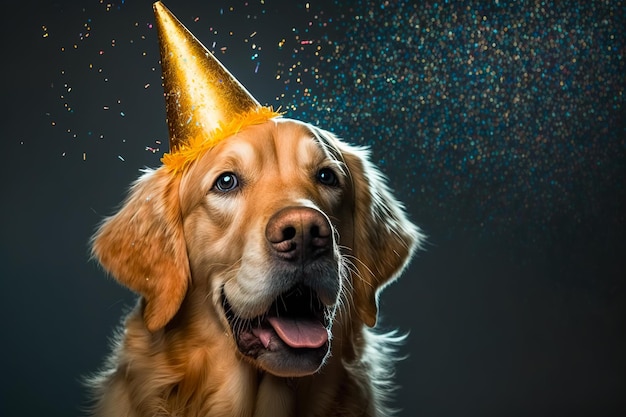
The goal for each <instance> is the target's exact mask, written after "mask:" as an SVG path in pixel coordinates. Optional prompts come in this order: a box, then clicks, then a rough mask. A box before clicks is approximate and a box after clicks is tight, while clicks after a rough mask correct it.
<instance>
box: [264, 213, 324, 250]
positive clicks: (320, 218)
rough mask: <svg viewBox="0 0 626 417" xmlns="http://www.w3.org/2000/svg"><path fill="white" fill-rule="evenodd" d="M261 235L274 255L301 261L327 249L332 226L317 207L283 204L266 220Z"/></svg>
mask: <svg viewBox="0 0 626 417" xmlns="http://www.w3.org/2000/svg"><path fill="white" fill-rule="evenodd" d="M265 237H266V239H267V241H268V242H269V243H270V246H271V247H272V249H273V250H274V252H275V254H276V255H277V256H278V257H280V258H281V259H284V260H287V261H301V260H305V259H313V258H316V257H318V256H320V255H323V254H325V253H327V252H328V250H329V249H330V248H331V245H332V228H331V226H330V223H329V221H328V219H327V218H326V216H325V215H324V214H323V213H321V212H320V211H318V210H315V209H313V208H310V207H287V208H284V209H282V210H280V211H278V212H277V213H275V214H274V215H273V216H272V217H271V218H270V220H269V221H268V222H267V227H266V228H265Z"/></svg>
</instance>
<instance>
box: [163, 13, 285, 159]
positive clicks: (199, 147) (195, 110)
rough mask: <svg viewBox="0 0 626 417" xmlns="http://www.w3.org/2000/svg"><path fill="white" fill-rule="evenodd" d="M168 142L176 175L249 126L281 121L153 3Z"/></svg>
mask: <svg viewBox="0 0 626 417" xmlns="http://www.w3.org/2000/svg"><path fill="white" fill-rule="evenodd" d="M154 14H155V16H156V26H157V31H158V36H159V45H160V49H161V69H162V71H163V88H164V90H165V107H166V114H167V125H168V129H169V138H170V153H168V154H165V155H164V156H163V163H164V164H165V165H167V166H169V167H170V168H172V169H173V170H175V171H177V170H180V169H182V168H184V167H185V166H187V165H188V164H189V163H190V162H192V161H193V160H195V159H196V158H198V157H199V155H200V154H202V153H203V152H204V151H205V150H207V149H210V148H211V147H212V146H214V145H215V144H216V143H218V142H219V141H221V140H222V139H225V138H226V137H228V136H231V135H233V134H235V133H237V131H239V130H240V129H242V128H244V127H245V126H248V125H252V124H257V123H263V122H265V121H267V120H269V119H271V118H272V117H276V116H279V113H276V112H274V111H273V110H272V109H271V108H268V107H263V106H261V105H260V104H259V102H258V101H257V100H256V99H255V98H254V97H253V96H252V95H251V94H250V93H249V92H248V90H246V89H245V88H244V87H243V85H241V83H240V82H239V81H237V79H236V78H235V77H234V76H233V75H232V74H231V73H230V72H228V70H227V69H226V68H225V67H224V66H223V65H222V64H221V63H220V62H219V61H218V60H217V58H215V57H214V56H213V54H212V53H211V52H209V50H208V49H207V48H206V47H205V46H204V45H202V43H201V42H200V41H199V40H198V39H196V37H195V36H193V34H192V33H191V32H190V31H189V30H188V29H187V28H186V27H185V26H184V25H183V24H182V23H181V22H180V21H179V20H178V19H177V18H176V17H175V16H174V15H173V14H172V13H171V12H170V11H169V10H168V9H167V8H166V7H165V6H164V5H163V4H162V3H161V2H156V3H154Z"/></svg>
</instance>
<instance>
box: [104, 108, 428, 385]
mask: <svg viewBox="0 0 626 417" xmlns="http://www.w3.org/2000/svg"><path fill="white" fill-rule="evenodd" d="M418 238H419V234H418V231H417V229H416V228H415V226H413V225H412V224H411V223H409V222H408V221H407V220H406V217H405V215H404V213H403V211H402V208H401V206H400V205H399V203H397V201H395V200H394V199H393V198H392V197H391V195H390V194H389V192H388V190H387V188H386V186H385V185H384V183H383V182H382V177H381V176H380V174H379V173H378V171H377V170H376V168H375V167H373V166H372V165H370V164H369V162H367V159H366V154H365V152H363V151H362V150H359V149H356V148H352V147H349V146H348V145H345V144H343V143H342V142H340V141H339V140H338V139H336V138H335V137H334V136H333V135H332V134H330V133H328V132H323V131H320V130H319V129H316V128H314V127H312V126H310V125H307V124H304V123H299V122H295V121H291V120H284V119H278V120H272V121H269V122H266V123H264V124H260V125H255V126H251V127H247V128H245V129H244V130H242V131H241V132H240V133H238V134H236V135H234V136H232V137H231V138H229V139H227V140H225V141H223V142H221V143H219V144H218V145H216V146H215V147H214V148H212V149H211V150H209V151H207V152H206V153H205V154H204V155H203V156H202V157H201V158H200V159H198V160H197V161H195V162H194V163H193V164H192V165H191V166H190V167H189V168H188V169H187V170H186V171H185V172H184V173H182V174H176V175H173V174H172V173H170V172H167V171H166V170H165V169H160V170H156V171H154V172H151V173H149V174H147V175H146V176H144V177H143V178H141V179H140V180H139V181H138V183H137V184H136V185H135V187H134V189H133V190H132V192H131V195H130V198H129V200H128V201H127V202H126V204H125V206H124V207H123V208H122V210H121V211H120V212H119V213H118V214H117V215H115V216H113V217H111V218H110V219H108V220H107V221H106V222H105V223H104V224H103V226H102V227H101V229H100V230H99V232H98V233H97V234H96V236H95V238H94V254H95V255H96V256H97V257H98V259H99V260H100V262H101V263H102V264H103V265H104V266H105V267H106V268H107V269H108V270H109V271H110V272H111V273H112V274H113V275H114V276H115V277H116V278H117V279H118V280H119V281H121V282H122V283H124V284H125V285H127V286H128V287H130V288H131V289H133V290H135V291H137V292H139V293H140V294H141V295H142V296H143V297H144V301H145V303H144V320H145V322H146V326H147V328H148V329H149V330H151V331H158V330H160V329H162V328H163V327H164V326H165V325H166V324H167V323H169V322H170V321H171V320H172V318H173V317H174V316H175V315H176V314H177V312H178V311H179V309H181V305H191V306H193V307H192V308H193V309H194V310H196V311H198V312H202V313H197V314H193V315H191V316H188V317H195V318H194V319H193V320H195V321H202V320H211V321H217V322H218V323H219V324H220V326H221V328H222V329H223V332H227V333H228V334H229V336H230V337H232V342H233V347H234V348H235V349H236V350H237V351H238V352H239V353H240V354H241V355H242V356H243V357H244V358H245V359H246V360H249V361H251V362H252V363H254V364H255V365H256V366H258V367H259V368H261V369H263V370H266V371H268V372H271V373H273V374H275V375H279V376H301V375H307V374H311V373H314V372H316V371H317V370H318V369H319V368H320V367H321V366H322V365H323V363H324V361H325V359H326V358H327V357H328V355H329V353H330V349H331V345H332V336H333V334H332V333H333V330H334V329H335V328H337V327H341V325H343V326H353V325H354V322H357V321H358V322H361V323H365V324H366V325H369V326H372V325H374V324H375V321H376V314H377V300H376V297H377V291H378V290H379V289H380V288H381V287H382V286H383V285H384V284H385V283H387V282H388V281H390V280H391V279H392V278H393V277H395V276H396V275H397V274H398V273H399V271H400V270H401V269H402V268H403V266H404V265H405V263H406V260H407V259H408V257H409V255H410V253H411V251H412V249H413V247H414V245H415V243H416V241H417V239H418ZM340 306H341V309H340V310H341V312H340V314H338V313H337V311H338V309H339V307H340ZM338 320H340V321H344V323H339V324H338V323H337V321H338ZM348 321H349V323H348ZM176 325H177V326H184V325H186V323H181V320H177V321H176ZM196 325H197V323H196Z"/></svg>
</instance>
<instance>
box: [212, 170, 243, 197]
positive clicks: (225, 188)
mask: <svg viewBox="0 0 626 417" xmlns="http://www.w3.org/2000/svg"><path fill="white" fill-rule="evenodd" d="M237 187H239V180H238V179H237V176H236V175H235V174H233V173H232V172H225V173H223V174H221V175H220V176H219V177H218V178H217V181H215V185H214V186H213V189H214V190H217V191H221V192H223V193H226V192H229V191H233V190H234V189H236V188H237Z"/></svg>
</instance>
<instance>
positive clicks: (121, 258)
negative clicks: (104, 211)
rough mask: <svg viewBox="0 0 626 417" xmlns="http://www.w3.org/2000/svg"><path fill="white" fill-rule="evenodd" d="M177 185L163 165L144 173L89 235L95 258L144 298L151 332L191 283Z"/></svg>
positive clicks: (166, 319)
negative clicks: (124, 198) (118, 204)
mask: <svg viewBox="0 0 626 417" xmlns="http://www.w3.org/2000/svg"><path fill="white" fill-rule="evenodd" d="M179 183H180V178H179V176H172V175H171V174H170V173H168V172H165V170H164V169H158V170H156V171H149V172H147V173H145V174H144V175H143V176H142V177H141V178H139V180H138V181H137V182H136V183H135V184H134V185H133V187H132V188H131V190H130V193H129V196H128V198H127V199H126V201H125V202H124V204H123V206H122V208H121V209H120V211H119V212H118V213H117V214H115V215H114V216H111V217H109V218H107V219H105V221H104V222H103V223H102V225H101V226H100V228H99V229H98V230H97V232H96V233H95V235H94V236H93V238H92V253H93V256H94V257H95V258H97V259H98V260H99V261H100V263H101V264H102V266H103V267H104V268H105V269H106V270H107V271H108V272H109V273H111V274H112V275H113V276H114V277H115V278H116V279H117V280H118V281H119V282H120V283H122V284H123V285H125V286H127V287H128V288H130V289H131V290H133V291H135V292H137V293H139V294H141V295H142V296H143V297H144V299H145V304H144V312H143V316H144V321H145V323H146V327H147V328H148V330H150V331H152V332H154V331H156V330H159V329H161V328H162V327H163V326H165V325H166V324H167V323H168V322H169V321H170V320H171V319H172V317H174V315H175V314H176V312H177V311H178V309H179V308H180V304H181V302H182V301H183V298H184V297H185V293H186V292H187V287H188V283H189V261H188V259H187V250H186V245H185V239H184V236H183V226H182V219H181V211H180V202H179V195H178V188H179Z"/></svg>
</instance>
